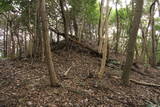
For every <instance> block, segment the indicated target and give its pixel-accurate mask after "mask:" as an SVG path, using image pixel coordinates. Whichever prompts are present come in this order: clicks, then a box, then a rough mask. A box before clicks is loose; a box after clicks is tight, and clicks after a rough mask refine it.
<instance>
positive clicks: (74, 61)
mask: <svg viewBox="0 0 160 107" xmlns="http://www.w3.org/2000/svg"><path fill="white" fill-rule="evenodd" d="M53 60H54V66H55V70H56V72H57V74H58V78H59V81H60V83H61V84H62V86H61V87H57V88H52V87H50V83H49V75H48V70H47V67H46V65H45V63H42V62H38V61H37V62H32V61H30V60H28V59H22V60H14V61H11V60H7V59H6V60H5V59H3V60H0V107H146V106H147V105H148V107H151V106H150V105H151V104H152V105H153V104H155V105H158V104H160V87H153V86H145V85H140V84H136V83H134V82H130V85H129V86H123V85H122V83H121V80H120V78H119V77H120V75H121V69H120V66H116V65H114V64H112V63H109V64H108V67H106V70H105V71H106V73H105V76H104V78H103V79H98V78H97V77H96V73H97V72H98V69H99V67H100V58H98V57H93V56H91V55H90V54H87V53H86V52H80V51H78V50H76V49H74V50H70V51H68V52H66V51H64V50H63V49H62V50H57V51H55V53H54V54H53ZM138 70H139V71H140V72H142V73H143V74H145V75H142V74H141V73H138V72H132V73H131V79H134V80H136V81H139V82H140V81H143V82H147V83H152V84H160V71H158V70H156V69H153V68H150V69H149V70H148V72H143V71H142V69H141V68H139V69H138ZM66 71H69V72H68V74H67V76H64V74H65V72H66Z"/></svg>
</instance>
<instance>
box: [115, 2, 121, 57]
mask: <svg viewBox="0 0 160 107" xmlns="http://www.w3.org/2000/svg"><path fill="white" fill-rule="evenodd" d="M117 5H118V0H117V1H116V21H117V33H116V44H115V54H117V53H118V47H119V39H120V26H119V25H120V22H119V13H118V8H117Z"/></svg>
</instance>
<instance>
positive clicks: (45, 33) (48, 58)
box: [41, 0, 59, 87]
mask: <svg viewBox="0 0 160 107" xmlns="http://www.w3.org/2000/svg"><path fill="white" fill-rule="evenodd" d="M41 17H42V30H43V38H44V44H45V50H46V52H45V53H46V61H47V65H48V69H49V70H48V71H49V76H50V82H51V86H53V87H55V86H59V84H58V79H57V76H56V72H55V68H54V65H53V61H52V53H51V47H50V44H49V32H48V31H49V30H48V19H47V14H46V6H45V0H41Z"/></svg>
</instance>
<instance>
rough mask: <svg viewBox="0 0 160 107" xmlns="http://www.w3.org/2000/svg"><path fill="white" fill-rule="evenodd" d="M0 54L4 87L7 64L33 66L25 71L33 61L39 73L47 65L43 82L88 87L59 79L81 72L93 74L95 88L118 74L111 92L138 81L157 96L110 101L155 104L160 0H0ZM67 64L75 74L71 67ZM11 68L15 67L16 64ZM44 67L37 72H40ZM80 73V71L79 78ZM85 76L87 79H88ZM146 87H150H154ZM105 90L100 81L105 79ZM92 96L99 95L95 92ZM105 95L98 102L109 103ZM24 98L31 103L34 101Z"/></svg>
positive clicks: (9, 66)
mask: <svg viewBox="0 0 160 107" xmlns="http://www.w3.org/2000/svg"><path fill="white" fill-rule="evenodd" d="M0 59H1V61H0V68H1V69H0V70H1V71H0V75H1V74H2V75H1V77H2V81H4V82H2V83H1V82H0V86H2V87H5V86H3V85H4V84H5V82H6V80H5V79H4V77H5V76H7V75H9V76H7V77H5V78H10V79H11V78H12V75H11V74H12V73H11V71H12V70H13V69H14V68H13V67H14V66H16V68H15V69H19V68H20V69H21V70H20V71H23V73H24V71H25V72H27V71H26V68H25V67H26V66H27V65H29V70H28V71H31V72H28V73H29V74H26V75H31V74H34V73H35V72H33V71H34V70H33V69H34V67H35V68H36V70H37V69H38V70H37V71H39V73H40V72H41V73H42V74H43V73H46V70H44V69H47V70H48V71H49V72H47V73H48V74H44V75H47V76H48V78H49V80H50V81H47V83H50V86H51V87H54V88H62V89H63V88H66V89H67V90H69V91H71V90H72V91H74V92H75V93H86V92H84V91H83V90H78V91H77V88H76V91H75V90H74V89H70V88H68V87H67V85H64V84H70V83H67V82H66V81H65V82H64V80H63V79H67V80H68V79H69V80H71V79H73V77H74V76H75V77H76V78H74V80H73V81H72V82H73V84H70V86H72V85H73V86H74V85H75V84H76V82H77V81H81V80H84V81H86V82H85V84H87V83H88V84H90V82H91V81H92V82H93V83H94V88H95V87H96V88H97V89H96V91H97V90H98V87H101V88H102V84H103V85H104V84H105V85H106V86H107V85H108V84H110V83H108V84H107V83H104V81H105V82H106V81H109V82H111V81H112V82H113V81H116V82H115V84H114V83H113V84H110V85H109V86H108V87H109V88H110V87H112V88H113V89H114V88H115V87H114V86H118V87H117V90H115V89H114V92H115V91H118V90H119V89H120V87H121V86H122V87H123V88H126V87H127V88H128V87H130V88H133V87H134V88H135V89H134V88H133V89H134V90H136V89H137V85H138V89H139V91H140V94H139V95H141V94H144V96H145V93H144V92H143V90H144V91H145V89H144V87H148V88H147V89H148V90H149V93H150V94H149V95H148V96H150V97H152V96H156V99H157V101H155V100H154V101H151V100H150V99H149V100H148V99H147V100H146V99H145V98H150V97H148V96H145V98H143V99H145V100H143V101H141V100H142V98H139V99H140V100H139V101H140V102H138V101H137V102H134V101H133V100H134V98H133V99H132V98H131V102H132V104H130V103H131V102H124V100H122V101H121V100H120V99H117V98H116V99H113V98H111V99H112V100H116V101H118V104H117V103H113V102H110V103H109V104H111V105H116V104H117V105H119V103H120V105H128V106H129V105H132V106H134V107H136V106H137V105H138V104H139V105H143V104H144V105H145V104H159V103H160V102H158V98H159V95H160V90H159V87H160V85H158V84H159V82H160V78H159V76H160V75H159V69H160V1H159V0H0ZM36 64H37V65H36ZM61 64H62V65H61ZM60 65H61V66H60ZM78 65H79V66H78ZM1 66H2V67H1ZM31 66H32V67H31ZM41 67H46V68H41ZM59 67H60V68H59ZM39 68H41V69H39ZM111 68H112V69H111ZM76 69H77V70H76ZM72 70H73V71H74V73H75V72H76V73H77V74H74V73H73V74H72V73H71V72H73V71H72ZM61 71H62V72H61ZM5 73H6V74H5ZM14 73H15V75H16V71H15V72H14ZM23 73H22V74H21V76H20V75H19V74H18V75H19V77H18V76H17V78H21V79H23V75H24V77H25V76H26V75H25V74H23ZM70 73H71V74H70ZM42 74H37V75H39V78H42V79H43V75H42ZM69 74H70V75H71V77H70V76H69ZM79 75H81V76H82V75H83V76H82V77H84V78H85V79H84V78H81V76H79ZM153 75H154V76H153ZM10 76H11V77H10ZM34 76H36V74H34ZM47 76H46V77H47ZM72 76H73V77H72ZM108 76H109V77H108ZM146 76H147V77H146ZM26 78H28V77H25V79H26ZM48 78H46V79H48ZM77 78H78V79H77ZM88 78H89V79H91V80H89V81H88V80H86V79H88ZM106 78H107V80H106ZM109 78H110V79H109ZM137 78H138V80H137ZM104 79H105V80H104ZM15 80H16V79H15ZM95 80H96V81H98V83H97V82H95ZM141 80H143V81H141ZM7 81H8V79H7ZM22 81H24V80H22ZM32 81H34V80H32ZM102 81H103V82H102ZM144 81H145V82H144ZM63 82H64V83H63ZM117 82H118V83H117ZM130 82H131V83H130ZM3 83H4V84H3ZM37 83H38V82H37ZM37 83H36V84H37ZM47 83H46V82H44V83H42V84H47ZM97 84H101V85H100V86H99V85H97ZM133 84H134V85H133ZM81 85H82V86H84V87H83V88H82V89H84V88H86V85H84V84H81ZM135 85H136V86H135ZM139 85H140V86H139ZM8 86H9V83H8ZM8 86H7V87H8ZM75 86H76V85H75ZM89 86H90V85H89ZM142 87H143V88H142ZM150 87H151V89H153V90H154V91H155V90H156V91H155V93H154V91H153V90H152V91H151V89H150ZM72 88H73V87H72ZM21 89H22V88H21ZM49 90H52V89H49ZM53 90H55V89H53ZM104 90H106V87H105V88H104V87H103V91H104ZM126 90H128V89H126ZM129 90H130V89H129ZM157 90H158V91H157ZM23 91H24V90H23ZM91 91H92V90H91ZM0 92H4V90H1V91H0ZM63 92H65V91H63ZM121 92H122V90H120V94H121V95H122V93H121ZM124 92H126V91H124ZM57 93H61V92H57ZM57 93H56V94H57ZM87 93H90V92H89V91H88V92H87ZM91 93H92V92H91ZM97 93H98V92H97ZM104 93H108V92H104ZM135 93H136V92H135ZM135 93H132V94H133V96H136V94H137V93H136V94H135ZM116 94H117V92H116ZM3 95H4V96H5V94H4V93H3ZM85 95H86V94H85ZM102 95H103V94H102ZM12 96H13V95H12ZM66 96H67V95H66ZM86 96H88V94H87V95H86ZM117 96H118V95H116V97H117ZM122 96H123V97H124V98H126V97H125V96H124V95H122ZM47 97H48V96H47ZM67 97H68V96H67ZM92 97H93V95H92ZM142 97H143V96H142ZM87 98H88V97H87ZM96 98H97V97H96ZM2 99H3V98H2ZM4 99H6V97H4ZM82 99H83V98H82ZM135 99H136V98H135ZM90 100H96V102H101V100H100V101H99V100H98V99H90ZM137 100H138V98H137ZM18 101H19V100H18ZM37 101H39V100H37ZM87 101H88V100H87ZM103 101H104V100H103ZM0 102H1V100H0ZM11 102H12V101H11ZM13 102H14V101H13ZM96 102H95V103H93V102H89V104H93V105H96V104H97V103H96ZM105 102H107V101H104V103H102V104H104V106H105V105H107V104H106V103H105ZM146 102H147V103H146ZM148 102H151V103H148ZM41 103H42V102H41ZM43 103H44V102H43ZM59 103H61V102H60V101H59ZM83 103H84V102H83ZM136 103H137V104H136ZM0 104H1V103H0ZM16 104H17V103H16ZM16 104H15V105H16ZM20 104H22V103H21V102H20ZM27 104H28V105H29V106H33V103H32V101H29V102H27ZM35 104H36V103H35ZM55 104H56V102H55ZM67 104H68V103H67ZM22 105H23V104H22ZM24 105H25V104H24ZM53 105H54V104H53ZM10 106H11V105H10ZM59 106H60V105H59ZM83 106H86V105H83ZM150 106H151V105H150ZM150 106H149V107H150ZM51 107H52V106H51Z"/></svg>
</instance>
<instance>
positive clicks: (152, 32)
mask: <svg viewBox="0 0 160 107" xmlns="http://www.w3.org/2000/svg"><path fill="white" fill-rule="evenodd" d="M154 10H155V3H154V4H153V6H152V8H151V29H152V30H151V38H152V53H151V66H152V67H155V66H156V40H155V28H154Z"/></svg>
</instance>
